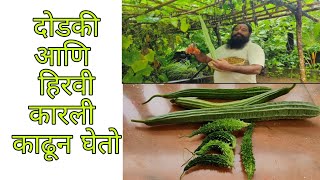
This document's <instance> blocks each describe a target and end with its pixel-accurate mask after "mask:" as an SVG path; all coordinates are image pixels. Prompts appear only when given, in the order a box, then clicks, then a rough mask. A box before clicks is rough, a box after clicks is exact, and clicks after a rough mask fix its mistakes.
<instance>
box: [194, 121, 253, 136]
mask: <svg viewBox="0 0 320 180" xmlns="http://www.w3.org/2000/svg"><path fill="white" fill-rule="evenodd" d="M249 125H250V123H246V122H243V121H240V119H232V118H230V119H219V120H216V121H213V122H210V123H208V124H205V125H203V126H201V127H200V128H199V129H197V130H195V131H193V132H192V133H191V134H190V135H189V136H188V137H193V136H195V135H198V134H210V133H212V132H214V131H229V132H232V131H239V130H241V129H243V128H245V127H247V126H249Z"/></svg>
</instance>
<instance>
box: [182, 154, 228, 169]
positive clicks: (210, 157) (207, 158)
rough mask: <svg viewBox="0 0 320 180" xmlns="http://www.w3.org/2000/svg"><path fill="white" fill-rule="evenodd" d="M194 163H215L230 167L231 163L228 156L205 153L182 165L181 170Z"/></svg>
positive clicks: (188, 167) (190, 166)
mask: <svg viewBox="0 0 320 180" xmlns="http://www.w3.org/2000/svg"><path fill="white" fill-rule="evenodd" d="M196 165H215V166H219V167H226V168H231V167H233V163H230V161H229V159H228V157H226V156H224V155H221V154H205V155H203V156H197V157H196V158H194V159H192V160H191V161H189V163H188V164H187V165H186V166H185V167H184V169H183V171H184V172H185V171H187V170H189V169H190V168H192V167H194V166H196Z"/></svg>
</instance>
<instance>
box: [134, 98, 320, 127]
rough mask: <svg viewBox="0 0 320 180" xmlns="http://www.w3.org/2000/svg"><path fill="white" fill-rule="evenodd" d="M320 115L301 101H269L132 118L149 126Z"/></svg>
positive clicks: (319, 112)
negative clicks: (144, 118) (228, 119)
mask: <svg viewBox="0 0 320 180" xmlns="http://www.w3.org/2000/svg"><path fill="white" fill-rule="evenodd" d="M318 115H320V108H319V107H318V106H316V105H314V104H311V103H308V102H301V101H282V102H267V103H262V104H255V105H248V106H243V107H225V108H219V109H217V108H204V109H192V110H184V111H176V112H171V113H168V114H164V115H160V116H155V117H151V118H148V119H146V120H131V122H136V123H144V124H146V125H149V126H156V125H169V124H182V123H203V122H209V121H214V120H217V119H226V118H235V119H241V120H243V121H245V122H256V121H265V120H276V119H306V118H311V117H316V116H318Z"/></svg>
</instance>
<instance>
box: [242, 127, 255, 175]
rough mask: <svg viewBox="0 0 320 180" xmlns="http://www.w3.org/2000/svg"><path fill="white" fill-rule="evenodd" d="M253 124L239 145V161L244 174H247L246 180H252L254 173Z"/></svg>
mask: <svg viewBox="0 0 320 180" xmlns="http://www.w3.org/2000/svg"><path fill="white" fill-rule="evenodd" d="M253 128H254V124H251V125H250V126H249V127H248V128H247V131H246V132H245V133H244V136H243V139H242V143H241V150H240V153H241V160H242V164H243V167H244V170H245V172H246V173H247V176H248V179H249V180H250V179H252V177H253V175H254V172H255V170H256V164H255V159H254V156H253V148H252V134H253Z"/></svg>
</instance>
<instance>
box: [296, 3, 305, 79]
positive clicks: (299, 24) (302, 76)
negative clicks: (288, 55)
mask: <svg viewBox="0 0 320 180" xmlns="http://www.w3.org/2000/svg"><path fill="white" fill-rule="evenodd" d="M295 17H296V27H297V47H298V55H299V62H300V63H299V64H300V81H301V82H302V83H305V82H306V68H305V61H304V56H303V49H302V5H301V0H297V10H296V12H295Z"/></svg>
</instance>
